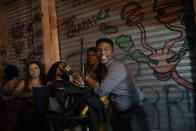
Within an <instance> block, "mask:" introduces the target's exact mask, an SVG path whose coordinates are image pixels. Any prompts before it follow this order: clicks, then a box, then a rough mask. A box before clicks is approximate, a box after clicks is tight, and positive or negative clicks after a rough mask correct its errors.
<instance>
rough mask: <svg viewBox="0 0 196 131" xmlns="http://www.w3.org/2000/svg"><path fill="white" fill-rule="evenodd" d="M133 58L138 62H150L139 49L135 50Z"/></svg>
mask: <svg viewBox="0 0 196 131" xmlns="http://www.w3.org/2000/svg"><path fill="white" fill-rule="evenodd" d="M131 57H132V59H133V60H135V61H137V62H144V63H148V62H149V61H150V59H149V58H148V56H146V55H145V54H144V53H142V52H141V51H140V50H139V49H136V50H134V51H133V53H132V54H131Z"/></svg>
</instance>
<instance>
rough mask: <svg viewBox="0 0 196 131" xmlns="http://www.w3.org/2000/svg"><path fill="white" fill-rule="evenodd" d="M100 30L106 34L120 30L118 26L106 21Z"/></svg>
mask: <svg viewBox="0 0 196 131" xmlns="http://www.w3.org/2000/svg"><path fill="white" fill-rule="evenodd" d="M99 30H100V31H101V32H102V33H104V34H112V33H116V32H118V28H116V27H114V26H108V25H106V24H105V23H102V24H101V25H100V27H99Z"/></svg>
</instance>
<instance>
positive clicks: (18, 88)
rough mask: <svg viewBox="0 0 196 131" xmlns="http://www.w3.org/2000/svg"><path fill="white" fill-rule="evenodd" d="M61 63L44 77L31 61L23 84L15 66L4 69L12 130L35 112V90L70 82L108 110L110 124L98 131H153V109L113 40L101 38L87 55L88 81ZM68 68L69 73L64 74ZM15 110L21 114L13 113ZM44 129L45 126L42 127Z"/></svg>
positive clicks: (36, 65)
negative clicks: (117, 55)
mask: <svg viewBox="0 0 196 131" xmlns="http://www.w3.org/2000/svg"><path fill="white" fill-rule="evenodd" d="M62 63H64V62H56V63H54V64H53V65H52V66H51V68H50V69H49V71H48V73H47V75H46V76H45V74H44V69H43V66H42V65H41V64H40V63H39V62H37V61H32V62H30V63H29V64H28V65H27V69H26V71H27V73H26V76H25V79H24V80H21V81H19V80H18V72H19V70H18V69H17V67H16V66H13V65H8V66H7V67H6V68H5V70H4V74H5V81H4V83H3V95H2V96H1V104H3V103H6V112H7V121H8V124H7V125H8V126H7V127H9V130H17V129H18V130H19V129H20V128H19V127H20V126H21V124H18V123H19V122H18V120H22V119H23V122H24V121H25V120H24V117H22V118H21V115H20V113H21V112H22V113H24V111H27V110H32V109H33V108H34V106H35V105H34V104H35V103H34V99H33V95H34V92H33V88H34V87H42V86H49V85H51V84H52V83H53V82H54V81H56V80H64V81H68V82H69V83H71V84H72V85H74V86H76V87H80V86H81V84H83V83H84V82H85V83H86V85H87V88H88V89H89V90H91V91H92V92H94V93H95V94H96V95H97V96H99V97H100V98H101V100H102V101H103V103H104V105H105V107H106V108H108V110H107V111H108V113H109V114H110V115H109V117H110V119H109V120H110V121H111V122H108V121H107V122H106V124H99V127H97V128H99V131H103V130H105V131H109V130H113V131H151V130H152V126H153V118H154V114H153V112H154V109H153V105H152V103H151V102H150V101H149V100H148V99H147V98H146V97H145V95H144V93H143V92H142V91H141V90H140V89H139V88H138V87H137V86H136V85H135V82H134V79H133V76H132V74H131V71H130V69H128V67H127V66H126V65H125V64H123V63H122V62H121V61H119V60H117V59H116V58H115V55H114V44H113V41H112V40H111V39H108V38H100V39H98V40H97V41H96V47H91V48H89V50H88V51H87V62H86V66H85V71H86V75H85V80H84V79H82V77H81V76H80V75H76V76H74V75H73V74H72V73H70V67H69V66H68V65H67V64H66V63H64V66H68V67H62ZM65 68H66V69H67V68H69V69H67V70H65ZM68 72H69V73H68ZM16 98H19V99H20V100H21V99H22V100H25V104H24V102H23V103H22V106H21V105H20V106H18V105H17V106H16V105H14V104H16V102H13V100H14V99H16ZM27 100H28V101H27ZM108 101H109V103H108ZM27 103H28V104H27ZM17 104H18V103H17ZM24 105H25V107H24ZM21 107H22V109H21ZM110 108H111V110H112V111H111V110H110ZM14 109H15V110H17V111H18V112H20V113H18V112H17V113H13V110H14ZM111 112H112V113H111ZM13 114H14V115H13ZM39 115H40V114H39ZM13 116H14V117H13ZM23 116H24V115H23ZM13 118H14V120H13ZM25 118H26V117H25ZM34 121H37V119H35V120H34ZM20 123H21V122H20ZM41 123H42V124H41V126H40V123H38V125H39V126H38V128H39V130H40V128H42V129H43V130H46V129H47V128H46V126H47V123H43V120H42V122H41ZM18 125H19V126H18ZM22 125H24V124H22ZM43 125H46V126H44V127H43ZM110 125H111V126H110ZM7 127H4V128H5V129H6V128H7ZM109 127H110V128H109ZM28 128H31V127H28ZM7 129H8V128H7ZM29 130H30V129H29ZM47 130H49V128H48V129H47ZM5 131H6V130H5Z"/></svg>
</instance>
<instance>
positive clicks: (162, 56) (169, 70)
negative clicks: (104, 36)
mask: <svg viewBox="0 0 196 131" xmlns="http://www.w3.org/2000/svg"><path fill="white" fill-rule="evenodd" d="M179 2H180V1H179V0H176V1H175V2H173V0H168V1H167V2H165V1H164V2H163V1H158V0H156V1H155V4H154V11H156V12H158V13H157V14H158V15H157V17H156V19H158V20H159V21H160V22H161V23H163V24H164V25H165V27H166V28H167V29H169V30H171V31H175V32H179V33H180V36H179V37H176V38H173V39H171V40H169V41H168V42H166V43H165V44H164V47H163V48H162V49H155V48H153V47H151V46H150V45H149V44H148V43H147V42H146V39H147V38H146V31H145V28H144V26H143V24H142V21H143V17H144V13H143V12H142V11H141V9H142V7H141V6H140V5H139V3H136V2H130V3H128V4H126V5H125V6H124V7H123V8H122V10H121V19H122V20H123V21H125V24H126V25H127V26H129V27H132V26H137V27H138V28H139V29H140V32H141V45H142V46H143V47H144V48H145V49H147V50H149V51H150V52H151V54H150V55H148V56H147V55H145V54H144V53H143V52H141V51H140V50H139V49H136V50H134V51H133V52H132V53H130V57H132V58H133V60H135V61H138V62H144V63H147V64H148V65H149V67H151V68H152V69H153V73H154V76H155V77H156V78H157V79H158V80H161V81H166V80H168V79H171V78H173V79H174V80H175V81H176V82H177V83H178V84H180V85H182V86H184V87H186V88H189V89H192V88H193V85H192V83H191V82H189V81H187V80H185V79H184V78H182V77H181V76H180V75H179V74H178V72H177V70H176V69H175V67H176V65H177V64H178V63H179V62H180V60H181V58H182V57H183V56H184V55H185V54H186V51H187V45H186V44H187V43H186V40H185V38H186V32H185V29H184V28H182V27H181V26H176V25H172V24H171V22H174V21H176V20H178V19H179V18H180V13H179V12H180V9H181V6H180V5H181V3H179ZM162 5H164V6H162ZM166 5H168V6H166ZM169 5H170V6H169ZM171 5H172V6H171ZM123 40H125V41H126V42H125V43H124V42H121V41H123ZM181 41H184V45H183V47H182V48H180V50H179V52H174V51H172V50H171V47H172V46H173V45H174V44H175V43H177V42H181ZM127 43H129V44H127ZM130 43H132V44H130ZM116 44H117V45H118V46H119V47H120V48H123V50H124V51H126V52H129V50H130V48H131V46H132V45H134V43H133V41H132V39H131V37H128V36H123V35H122V36H119V37H117V38H116Z"/></svg>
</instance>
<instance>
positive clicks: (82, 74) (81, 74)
mask: <svg viewBox="0 0 196 131" xmlns="http://www.w3.org/2000/svg"><path fill="white" fill-rule="evenodd" d="M80 76H81V77H82V83H81V85H80V88H84V87H86V83H85V77H86V72H85V65H84V64H82V66H81V70H80Z"/></svg>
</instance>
